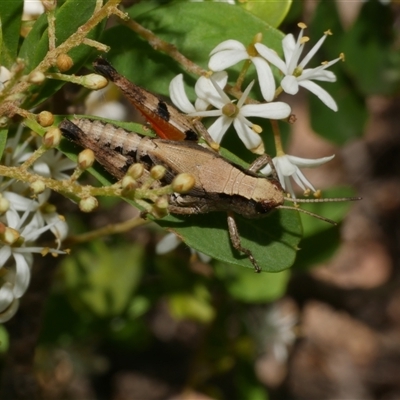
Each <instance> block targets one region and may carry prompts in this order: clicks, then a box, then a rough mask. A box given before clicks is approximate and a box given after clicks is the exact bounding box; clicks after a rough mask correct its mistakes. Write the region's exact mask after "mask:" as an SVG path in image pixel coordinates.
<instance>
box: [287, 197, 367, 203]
mask: <svg viewBox="0 0 400 400" xmlns="http://www.w3.org/2000/svg"><path fill="white" fill-rule="evenodd" d="M284 199H285V200H286V201H290V202H292V203H335V202H341V201H358V200H362V197H332V198H326V199H293V198H292V197H284Z"/></svg>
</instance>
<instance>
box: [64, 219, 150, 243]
mask: <svg viewBox="0 0 400 400" xmlns="http://www.w3.org/2000/svg"><path fill="white" fill-rule="evenodd" d="M149 222H150V221H147V220H145V219H142V218H139V217H134V218H131V219H129V220H127V221H123V222H120V223H117V224H110V225H107V226H103V227H102V228H99V229H96V230H94V231H91V232H86V233H83V234H81V235H73V236H69V237H67V238H66V239H65V241H64V242H63V244H64V245H65V246H67V247H68V246H72V245H74V244H77V243H85V242H90V241H92V240H93V239H97V238H100V237H104V236H107V235H115V234H116V233H124V232H128V231H130V230H131V229H133V228H137V227H138V226H141V225H145V224H148V223H149Z"/></svg>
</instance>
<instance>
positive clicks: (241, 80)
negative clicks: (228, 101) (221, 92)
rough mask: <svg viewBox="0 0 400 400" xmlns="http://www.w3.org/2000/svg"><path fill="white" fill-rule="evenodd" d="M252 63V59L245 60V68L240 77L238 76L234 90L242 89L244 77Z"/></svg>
mask: <svg viewBox="0 0 400 400" xmlns="http://www.w3.org/2000/svg"><path fill="white" fill-rule="evenodd" d="M250 65H251V61H250V60H246V61H245V62H244V64H243V68H242V70H241V71H240V75H239V77H238V79H237V81H236V84H235V86H234V87H233V89H234V90H240V89H241V87H242V85H243V81H244V78H245V77H246V74H247V71H248V69H249V68H250Z"/></svg>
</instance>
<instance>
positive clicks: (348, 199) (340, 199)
mask: <svg viewBox="0 0 400 400" xmlns="http://www.w3.org/2000/svg"><path fill="white" fill-rule="evenodd" d="M284 199H285V200H286V201H290V202H292V203H295V204H296V203H334V202H343V201H358V200H361V199H362V197H332V198H326V199H293V198H292V197H285V198H284ZM276 208H281V209H285V210H296V211H299V212H302V213H303V214H307V215H310V216H311V217H314V218H317V219H320V220H321V221H325V222H328V223H329V224H332V225H337V222H335V221H333V220H331V219H329V218H325V217H322V216H321V215H318V214H315V213H313V212H311V211H307V210H303V209H302V208H299V207H292V206H278V207H276Z"/></svg>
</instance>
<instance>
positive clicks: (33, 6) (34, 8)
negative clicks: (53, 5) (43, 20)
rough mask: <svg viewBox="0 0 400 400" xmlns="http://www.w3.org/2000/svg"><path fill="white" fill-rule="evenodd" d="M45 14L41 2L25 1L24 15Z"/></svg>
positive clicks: (35, 0) (36, 0) (38, 0)
mask: <svg viewBox="0 0 400 400" xmlns="http://www.w3.org/2000/svg"><path fill="white" fill-rule="evenodd" d="M43 13H44V6H43V4H42V2H41V1H40V0H24V14H26V15H27V16H36V15H40V14H43Z"/></svg>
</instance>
